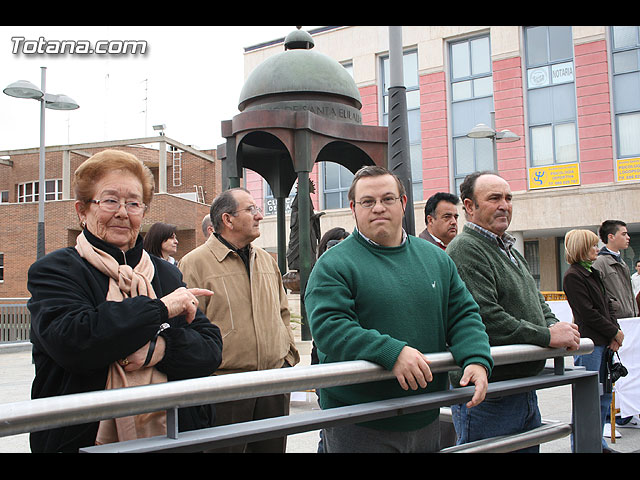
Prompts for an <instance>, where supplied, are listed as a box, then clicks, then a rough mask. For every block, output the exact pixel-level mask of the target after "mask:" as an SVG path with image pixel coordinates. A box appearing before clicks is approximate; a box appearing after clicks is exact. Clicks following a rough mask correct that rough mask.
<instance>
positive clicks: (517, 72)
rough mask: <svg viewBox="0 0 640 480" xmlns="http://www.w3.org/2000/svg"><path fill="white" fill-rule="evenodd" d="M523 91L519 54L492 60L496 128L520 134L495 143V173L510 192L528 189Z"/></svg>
mask: <svg viewBox="0 0 640 480" xmlns="http://www.w3.org/2000/svg"><path fill="white" fill-rule="evenodd" d="M523 95H524V92H523V86H522V66H521V59H520V57H513V58H508V59H505V60H497V61H495V62H493V103H494V108H495V112H496V131H498V132H500V131H502V130H505V129H508V130H511V131H512V132H513V133H515V134H516V135H519V136H520V140H518V141H517V142H512V143H499V142H498V143H497V144H496V145H497V151H498V165H497V167H498V172H499V173H500V175H501V176H502V177H504V179H505V180H507V181H508V182H509V186H510V187H511V190H513V191H519V190H526V189H527V161H526V151H525V148H526V147H525V142H524V97H523Z"/></svg>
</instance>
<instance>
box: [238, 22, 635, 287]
mask: <svg viewBox="0 0 640 480" xmlns="http://www.w3.org/2000/svg"><path fill="white" fill-rule="evenodd" d="M309 33H311V34H312V36H313V39H314V42H315V47H314V48H315V50H317V51H319V52H321V53H323V54H325V55H327V56H329V57H331V58H333V59H334V60H335V61H337V62H339V63H340V64H342V65H343V66H344V67H345V68H346V69H348V71H349V72H350V73H351V75H352V77H353V80H354V82H355V84H356V86H357V88H358V89H359V91H360V96H361V99H362V105H363V106H362V109H361V116H362V123H363V124H365V125H383V126H384V125H387V124H388V119H387V114H388V111H387V86H388V82H389V30H388V27H386V26H340V27H324V28H318V29H314V30H311V31H309ZM402 39H403V52H404V62H403V70H404V83H405V85H404V86H405V87H406V96H407V107H408V121H409V144H410V150H411V165H412V184H413V198H414V207H415V219H416V227H415V230H416V232H419V231H421V230H422V229H423V228H424V226H425V225H424V213H423V208H424V203H425V201H426V199H427V198H429V197H430V196H431V195H432V194H433V193H435V192H438V191H447V192H455V193H458V194H459V190H458V187H459V185H460V183H461V182H462V180H463V179H464V177H465V176H466V175H467V174H469V173H471V172H473V171H478V170H494V171H497V172H499V173H500V175H502V176H503V177H504V178H505V179H506V180H507V181H508V182H509V183H510V186H511V189H512V191H513V192H514V199H513V208H514V215H513V220H512V223H511V228H510V233H511V234H513V235H515V236H516V238H518V240H519V241H518V245H517V246H518V248H519V249H520V250H521V251H522V252H523V253H524V254H525V256H526V258H527V260H528V261H529V263H530V266H531V269H532V272H533V274H534V276H536V278H537V279H538V280H539V284H540V289H541V290H551V291H553V290H561V279H562V274H563V273H564V271H565V269H566V268H567V267H568V265H566V262H565V261H564V253H563V252H564V248H563V237H564V234H565V233H566V232H567V231H569V230H571V229H573V228H589V229H591V230H593V231H597V228H598V226H599V225H600V223H601V222H602V221H604V220H606V219H620V220H623V221H625V222H626V223H627V225H628V230H629V232H630V233H631V246H630V248H629V249H627V250H626V251H625V252H624V259H625V261H626V262H627V263H628V264H629V265H630V267H631V266H632V263H634V262H635V260H636V259H637V258H638V257H639V256H640V27H637V26H634V27H628V26H625V27H616V26H531V27H528V26H502V25H501V26H481V27H477V26H474V27H468V26H408V27H407V26H405V27H402ZM268 40H269V39H265V42H264V43H262V44H260V45H256V46H253V47H248V48H246V50H245V77H248V76H249V74H250V73H251V72H252V70H253V69H254V68H255V67H256V66H257V65H259V64H260V63H261V62H263V61H264V60H265V59H266V58H268V57H269V56H271V55H275V54H278V53H280V52H282V51H283V43H282V40H283V39H276V40H273V41H268ZM478 124H484V125H486V126H489V127H493V129H494V131H495V132H498V133H497V135H495V136H494V137H493V138H491V137H490V138H471V137H469V136H468V134H469V133H470V132H471V130H472V129H473V128H474V127H475V126H476V125H478ZM504 130H509V131H510V132H512V133H513V134H515V135H517V136H518V137H519V138H518V139H516V141H513V142H509V143H503V142H502V141H501V139H500V137H501V136H502V133H501V132H502V131H504ZM494 140H497V141H494ZM352 175H353V174H352V173H351V172H349V171H348V170H347V169H345V168H344V167H342V166H340V165H337V164H334V163H330V162H320V163H317V164H316V165H315V167H314V170H313V172H312V174H311V178H312V180H313V181H314V183H315V185H316V193H315V194H314V195H313V197H312V199H313V202H314V207H315V208H316V210H323V211H325V212H326V214H325V215H324V216H323V217H322V218H321V227H322V231H326V230H327V229H329V228H331V227H333V226H343V227H345V228H347V229H351V228H353V226H354V223H353V220H352V218H351V214H350V211H349V209H348V202H347V199H346V192H347V190H348V188H349V185H350V182H351V178H352ZM244 185H245V186H246V187H247V188H248V189H249V190H251V191H252V193H253V195H254V197H255V198H256V199H257V200H259V201H260V202H261V203H262V206H263V209H264V210H265V214H266V216H265V220H263V222H262V225H263V227H262V235H261V237H260V239H258V240H257V243H258V244H260V245H261V246H263V247H265V248H268V249H273V250H274V249H275V246H276V243H277V241H276V225H275V215H272V214H274V213H275V209H274V208H273V205H274V201H273V198H272V196H271V194H270V192H269V188H268V185H267V184H266V182H264V180H263V179H262V178H261V177H260V176H259V175H257V174H255V172H251V171H246V174H245V176H244ZM294 194H295V187H294V191H292V193H291V197H293V195H294ZM461 220H462V223H464V219H463V216H462V215H461ZM632 271H633V269H632Z"/></svg>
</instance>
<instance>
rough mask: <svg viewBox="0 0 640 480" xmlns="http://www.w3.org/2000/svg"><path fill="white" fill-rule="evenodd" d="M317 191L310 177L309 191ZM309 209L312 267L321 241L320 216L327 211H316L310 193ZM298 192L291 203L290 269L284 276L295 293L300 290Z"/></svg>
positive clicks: (286, 282) (288, 252)
mask: <svg viewBox="0 0 640 480" xmlns="http://www.w3.org/2000/svg"><path fill="white" fill-rule="evenodd" d="M314 192H315V185H314V184H313V182H312V181H311V179H309V193H314ZM309 209H310V216H309V217H310V219H311V225H310V235H309V237H310V238H309V242H310V245H311V268H313V266H314V265H315V263H316V260H317V250H318V242H319V241H320V217H321V216H322V215H324V213H325V212H319V213H315V212H314V211H313V203H312V202H311V195H309ZM298 218H299V217H298V194H297V193H296V196H295V197H294V198H293V202H292V203H291V225H290V230H291V233H290V235H289V246H288V247H287V265H288V267H289V271H288V272H287V273H286V274H285V276H284V278H283V279H284V283H285V287H287V288H288V289H290V290H292V291H293V292H294V293H297V292H299V291H300V275H299V270H300V248H299V246H300V243H299V242H300V225H299V224H298Z"/></svg>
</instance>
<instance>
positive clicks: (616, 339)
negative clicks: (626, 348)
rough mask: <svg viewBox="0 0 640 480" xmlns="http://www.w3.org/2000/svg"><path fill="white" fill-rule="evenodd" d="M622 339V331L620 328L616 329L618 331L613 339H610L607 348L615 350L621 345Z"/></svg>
mask: <svg viewBox="0 0 640 480" xmlns="http://www.w3.org/2000/svg"><path fill="white" fill-rule="evenodd" d="M623 340H624V333H622V330H618V333H617V334H616V336H615V337H613V340H611V343H610V344H609V349H611V350H612V351H614V352H617V351H618V350H619V349H620V347H621V346H622V341H623Z"/></svg>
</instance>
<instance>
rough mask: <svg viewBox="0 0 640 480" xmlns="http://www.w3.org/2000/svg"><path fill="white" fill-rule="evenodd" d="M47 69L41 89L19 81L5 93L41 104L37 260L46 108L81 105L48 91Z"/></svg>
mask: <svg viewBox="0 0 640 480" xmlns="http://www.w3.org/2000/svg"><path fill="white" fill-rule="evenodd" d="M46 83H47V67H40V88H38V87H36V86H35V85H34V84H33V83H31V82H28V81H26V80H18V81H17V82H14V83H12V84H11V85H9V86H7V87H6V88H5V89H4V90H3V92H4V93H5V94H7V95H9V96H11V97H16V98H31V99H34V100H38V101H39V102H40V158H39V162H38V237H37V239H38V240H37V249H36V258H38V259H40V258H41V257H43V256H44V254H45V246H44V245H45V242H44V196H45V178H44V177H45V168H44V153H45V152H44V150H45V148H44V132H45V128H44V125H45V108H50V109H52V110H75V109H76V108H79V105H78V104H77V103H76V102H75V101H74V100H73V99H72V98H70V97H68V96H66V95H62V94H61V95H52V94H48V93H47V91H46Z"/></svg>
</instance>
